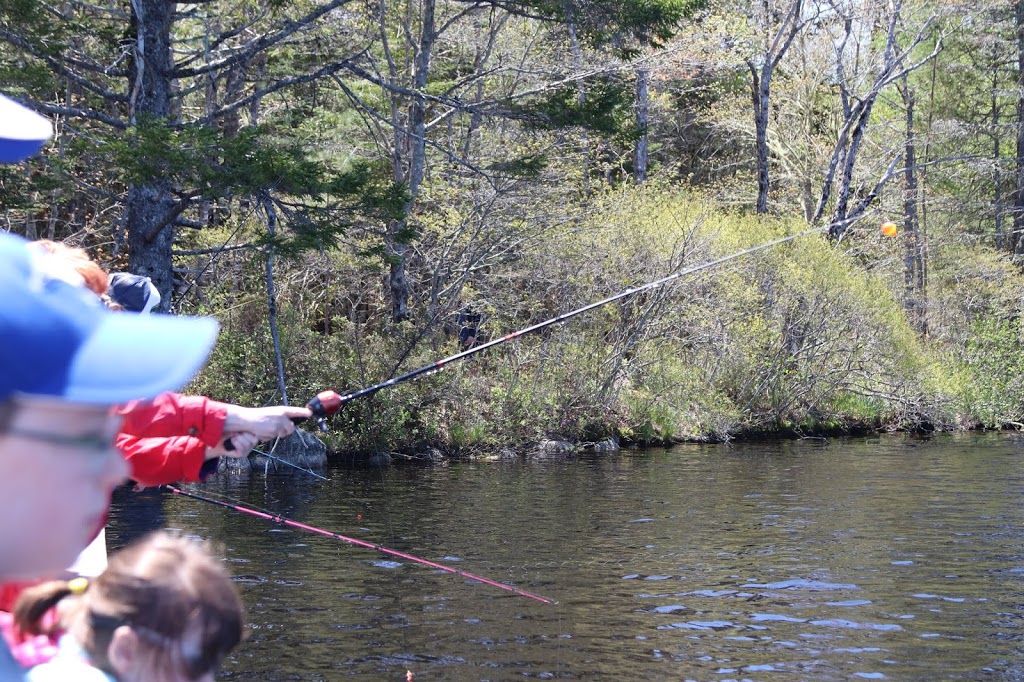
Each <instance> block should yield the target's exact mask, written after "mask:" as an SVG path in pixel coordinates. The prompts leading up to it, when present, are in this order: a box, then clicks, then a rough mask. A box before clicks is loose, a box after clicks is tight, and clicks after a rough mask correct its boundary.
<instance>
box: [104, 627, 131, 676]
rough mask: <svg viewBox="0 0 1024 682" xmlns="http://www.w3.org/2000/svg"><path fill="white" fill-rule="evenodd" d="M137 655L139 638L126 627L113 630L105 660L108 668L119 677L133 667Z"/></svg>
mask: <svg viewBox="0 0 1024 682" xmlns="http://www.w3.org/2000/svg"><path fill="white" fill-rule="evenodd" d="M138 655H139V638H138V636H137V635H136V634H135V632H134V631H133V630H132V629H131V627H130V626H128V625H122V626H121V627H119V628H117V629H116V630H114V635H113V636H112V637H111V638H110V649H109V650H108V651H107V659H108V660H109V661H110V666H111V667H112V668H113V669H114V671H115V672H116V673H117V676H118V677H121V676H122V675H124V674H125V673H127V672H128V671H130V670H132V668H134V667H135V663H136V660H137V659H138Z"/></svg>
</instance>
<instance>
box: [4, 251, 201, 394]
mask: <svg viewBox="0 0 1024 682" xmlns="http://www.w3.org/2000/svg"><path fill="white" fill-rule="evenodd" d="M27 245H28V242H26V241H25V240H23V239H21V238H20V237H15V236H12V235H9V234H0V400H5V399H7V398H9V397H11V396H12V395H14V394H19V393H20V394H30V395H41V396H54V397H58V398H63V399H65V400H69V401H73V402H82V403H94V404H111V405H112V404H115V403H121V402H126V401H128V400H134V399H136V398H151V397H153V396H155V395H157V394H159V393H162V392H164V391H169V390H174V389H178V388H181V387H182V386H184V385H185V384H186V383H187V382H188V381H189V380H190V379H191V378H192V376H193V375H194V374H195V373H196V372H197V371H198V370H199V368H200V367H202V365H203V363H204V362H205V361H206V357H207V355H208V354H209V352H210V349H211V348H212V347H213V343H214V340H215V339H216V336H217V322H216V320H213V319H212V318H197V317H171V316H169V315H145V316H142V315H129V314H127V313H117V312H111V311H108V310H107V309H106V308H105V307H104V306H103V305H102V304H101V303H100V300H99V298H98V297H96V296H95V295H94V294H93V293H92V292H91V291H89V290H88V289H85V288H84V287H80V286H75V285H73V284H69V283H67V282H65V281H62V280H60V279H59V278H54V277H49V276H48V275H47V274H46V273H45V272H44V270H43V269H42V268H41V267H39V265H38V263H37V261H38V260H39V259H41V258H43V256H41V255H39V254H36V253H34V252H33V251H32V250H31V249H29V248H27Z"/></svg>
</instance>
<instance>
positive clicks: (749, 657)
mask: <svg viewBox="0 0 1024 682" xmlns="http://www.w3.org/2000/svg"><path fill="white" fill-rule="evenodd" d="M1022 453H1024V439H1021V438H1019V437H1015V436H1014V435H1009V434H998V435H988V436H962V437H954V436H942V437H936V438H932V439H929V440H919V439H911V438H904V437H882V438H873V439H863V440H833V441H829V442H820V441H800V442H787V443H777V444H740V445H709V446H680V447H676V448H672V449H669V450H649V451H625V452H621V453H616V454H613V455H601V456H593V457H572V458H557V459H550V458H549V459H541V460H536V459H534V460H530V461H527V462H520V461H516V462H486V463H456V464H450V465H448V466H434V467H419V466H394V467H386V468H355V467H344V466H337V467H334V468H331V469H328V470H327V471H326V472H325V473H326V474H327V475H328V476H330V479H331V480H330V481H328V482H324V481H319V480H317V479H315V478H313V477H312V476H308V475H305V474H302V473H300V472H295V471H279V472H277V473H275V472H273V471H271V472H269V473H268V474H267V475H264V473H263V472H262V470H261V471H260V472H259V473H252V474H250V475H248V476H247V477H245V478H233V479H224V478H222V479H220V480H217V481H214V482H211V483H207V484H206V485H203V486H196V487H195V488H193V489H194V490H196V491H197V492H198V491H210V492H213V493H217V494H222V495H227V496H230V497H232V498H235V499H237V500H238V501H239V502H240V503H244V504H247V505H252V506H258V507H260V508H263V509H267V510H271V511H273V512H274V513H277V514H281V515H284V516H286V517H289V518H291V519H294V520H296V521H301V522H303V523H307V524H311V525H314V526H318V527H321V528H324V529H327V530H332V531H335V532H338V533H342V534H345V535H349V536H353V537H356V538H359V539H362V540H367V541H371V542H375V543H379V544H382V545H385V546H388V547H393V548H396V549H399V550H402V551H405V552H408V553H410V554H414V555H417V556H421V557H424V558H426V559H430V560H432V561H438V562H442V563H446V564H450V565H452V566H453V567H457V568H460V569H463V570H465V571H469V572H471V573H477V574H479V575H481V576H484V577H487V578H491V579H494V580H498V581H501V582H506V583H508V584H510V585H515V586H517V587H520V588H522V589H525V590H529V591H531V592H536V593H538V594H541V595H544V596H546V597H550V598H552V599H555V600H557V602H558V603H557V604H556V605H553V606H552V605H545V604H542V603H539V602H535V601H532V600H530V599H527V598H524V597H520V596H515V595H512V594H509V593H506V592H503V591H501V590H498V589H496V588H493V587H488V586H486V585H482V584H479V583H473V582H470V581H467V580H465V579H464V578H461V577H459V576H454V575H451V574H446V573H440V572H437V571H436V570H434V569H430V568H427V567H424V566H420V565H417V564H414V563H411V562H408V561H401V560H397V559H394V558H393V557H388V556H385V555H382V554H378V553H375V552H373V551H371V550H367V549H362V548H358V547H353V546H350V545H348V544H345V543H343V542H340V541H337V540H332V539H329V538H324V537H320V536H316V535H312V534H309V533H306V532H303V531H300V530H293V529H290V528H287V527H281V526H278V525H274V524H272V523H270V522H267V521H263V520H260V519H256V518H253V517H250V516H247V515H244V514H241V513H238V512H234V511H230V510H227V509H222V508H218V507H214V506H212V505H208V504H205V503H202V502H199V501H195V500H191V499H187V498H181V497H171V496H168V495H164V496H163V497H161V496H160V495H153V494H150V493H144V494H141V495H139V494H135V493H131V492H128V491H119V492H118V494H117V495H116V498H115V505H114V509H113V511H112V515H111V524H110V527H109V529H108V542H109V544H110V545H111V547H114V546H118V545H119V544H121V543H122V542H124V541H125V539H126V538H128V537H129V536H131V535H133V534H135V533H136V532H137V531H138V530H139V529H140V528H141V527H144V526H147V525H156V524H160V523H163V524H164V525H166V526H168V527H171V528H178V529H182V530H183V531H185V532H187V533H189V534H194V535H198V536H201V537H204V538H210V539H212V540H214V542H216V543H218V544H219V545H220V546H221V547H222V550H223V552H224V554H225V556H226V558H227V561H228V562H229V566H230V568H231V570H232V572H233V573H234V574H235V576H236V577H237V581H238V586H239V589H240V590H241V592H242V594H243V596H244V599H245V602H246V605H247V608H248V621H249V623H250V627H251V634H250V637H249V639H248V641H247V642H245V643H243V645H242V646H241V647H240V648H239V649H238V650H237V651H236V652H235V654H233V655H232V657H231V658H230V660H229V661H228V662H227V664H226V666H225V669H224V672H223V673H222V674H221V676H220V678H219V679H225V680H348V679H355V680H405V679H406V672H407V671H411V672H412V673H413V675H414V679H415V680H521V679H558V680H584V679H585V680H687V679H692V680H719V681H723V682H724V681H726V680H857V679H889V680H938V679H956V680H1024V599H1022V597H1024V590H1022V588H1024V497H1022V493H1024V458H1022Z"/></svg>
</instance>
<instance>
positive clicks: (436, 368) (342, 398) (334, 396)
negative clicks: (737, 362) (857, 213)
mask: <svg viewBox="0 0 1024 682" xmlns="http://www.w3.org/2000/svg"><path fill="white" fill-rule="evenodd" d="M827 229H828V225H822V226H820V227H813V228H811V229H809V230H804V231H803V232H800V233H798V234H794V235H790V236H788V237H781V238H779V239H774V240H772V241H769V242H764V243H762V244H758V245H757V246H752V247H750V248H747V249H743V250H742V251H737V252H735V253H732V254H729V255H728V256H722V257H721V258H716V259H715V260H712V261H708V262H706V263H702V264H700V265H695V266H693V267H690V268H686V269H685V270H678V271H676V272H674V273H672V274H671V275H668V276H666V277H662V278H661V279H657V280H654V281H653V282H648V283H647V284H643V285H641V286H638V287H633V288H631V289H626V290H624V291H620V292H619V293H617V294H614V295H612V296H609V297H607V298H603V299H601V300H600V301H595V302H594V303H590V304H588V305H585V306H583V307H582V308H577V309H576V310H572V311H569V312H567V313H562V314H561V315H557V316H555V317H552V318H551V319H549V320H544V321H543V322H538V323H537V324H534V325H532V326H530V327H526V328H524V329H520V330H519V331H516V332H512V333H511V334H506V335H505V336H502V337H499V338H497V339H494V340H492V341H488V342H487V343H483V344H480V345H479V346H474V347H473V348H470V349H468V350H464V351H462V352H461V353H456V354H455V355H451V356H449V357H447V358H444V359H442V360H438V361H436V362H433V363H431V364H429V365H425V366H423V367H420V368H419V369H414V370H412V371H411V372H407V373H405V374H403V375H401V376H397V377H394V378H392V379H388V380H387V381H382V382H380V383H379V384H374V385H373V386H367V387H366V388H363V389H360V390H358V391H353V392H352V393H346V394H344V395H340V394H338V393H337V392H335V391H321V392H320V393H317V394H316V396H315V397H314V398H313V399H312V400H310V401H309V402H308V403H307V404H306V407H308V408H309V409H310V411H311V412H312V413H313V416H312V417H311V418H312V419H316V421H317V425H318V426H319V428H320V430H321V431H327V417H330V416H331V415H333V414H336V413H337V412H338V411H339V410H340V409H341V408H342V407H344V406H345V404H347V403H349V402H351V401H353V400H355V399H357V398H363V397H366V396H369V395H373V394H374V393H376V392H377V391H380V390H382V389H385V388H388V387H390V386H396V385H398V384H401V383H404V382H406V381H411V380H413V379H417V378H419V377H422V376H426V375H429V374H433V373H434V372H440V371H441V370H443V369H444V368H445V366H446V365H449V364H451V363H453V362H457V361H459V360H465V359H466V358H468V357H470V356H472V355H476V354H477V353H481V352H483V351H485V350H487V349H488V348H493V347H495V346H499V345H501V344H503V343H505V342H506V341H511V340H512V339H516V338H519V337H520V336H526V335H527V334H532V333H533V332H536V331H540V330H541V329H544V328H545V327H550V326H552V325H556V324H561V323H563V322H565V321H567V320H570V319H572V318H574V317H576V316H577V315H582V314H583V313H585V312H588V311H591V310H594V309H595V308H600V307H601V306H605V305H608V304H609V303H614V302H615V301H618V300H620V299H623V298H626V297H627V296H632V295H634V294H639V293H641V292H644V291H649V290H651V289H655V288H657V287H660V286H662V285H664V284H667V283H669V282H671V281H673V280H677V279H680V278H681V277H685V276H687V275H692V274H693V273H695V272H700V271H701V270H707V269H709V268H713V267H715V266H716V265H721V264H722V263H727V262H729V261H731V260H735V259H737V258H742V257H743V256H748V255H750V254H752V253H756V252H758V251H763V250H765V249H769V248H771V247H773V246H778V245H780V244H785V243H786V242H791V241H793V240H794V239H799V238H800V237H805V236H807V235H810V234H814V233H816V232H821V231H823V230H827ZM294 421H295V422H296V423H302V422H304V421H305V419H302V418H296V419H294Z"/></svg>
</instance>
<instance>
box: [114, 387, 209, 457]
mask: <svg viewBox="0 0 1024 682" xmlns="http://www.w3.org/2000/svg"><path fill="white" fill-rule="evenodd" d="M228 407H229V406H228V404H227V403H220V402H217V401H216V400H210V399H209V398H205V397H203V396H197V395H180V394H178V393H161V394H160V395H158V396H157V397H156V398H154V399H152V400H135V401H132V402H130V403H127V404H125V405H122V406H121V407H119V408H118V410H117V411H118V413H120V414H122V415H124V423H123V424H122V426H121V433H123V434H127V435H130V436H134V437H136V438H168V437H172V436H192V437H193V438H197V439H199V440H200V441H202V442H203V443H205V444H206V445H210V446H216V445H217V444H218V443H220V441H221V440H222V438H223V437H224V431H225V429H224V425H225V422H226V421H227V418H228Z"/></svg>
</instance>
